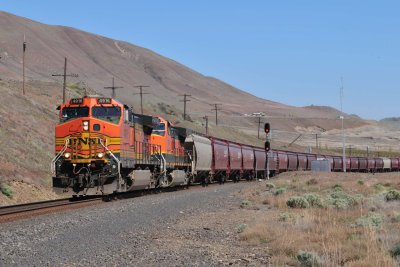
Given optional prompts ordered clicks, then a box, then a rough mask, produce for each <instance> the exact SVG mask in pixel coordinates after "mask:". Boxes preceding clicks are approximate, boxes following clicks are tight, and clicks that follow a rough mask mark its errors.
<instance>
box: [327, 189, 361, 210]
mask: <svg viewBox="0 0 400 267" xmlns="http://www.w3.org/2000/svg"><path fill="white" fill-rule="evenodd" d="M361 200H362V196H361V195H357V196H351V195H349V194H347V193H345V192H343V191H338V190H335V192H332V193H331V194H330V195H329V196H328V198H327V202H328V203H330V204H331V205H332V206H334V207H335V208H337V209H347V208H349V207H351V206H355V205H357V204H358V203H360V202H361Z"/></svg>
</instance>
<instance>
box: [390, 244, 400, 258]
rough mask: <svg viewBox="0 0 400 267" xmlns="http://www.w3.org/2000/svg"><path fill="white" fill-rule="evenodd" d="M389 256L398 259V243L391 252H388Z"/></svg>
mask: <svg viewBox="0 0 400 267" xmlns="http://www.w3.org/2000/svg"><path fill="white" fill-rule="evenodd" d="M390 254H391V255H392V256H393V257H395V258H396V257H400V243H397V244H396V245H395V246H394V247H393V248H392V249H391V250H390Z"/></svg>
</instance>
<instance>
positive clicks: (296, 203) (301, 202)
mask: <svg viewBox="0 0 400 267" xmlns="http://www.w3.org/2000/svg"><path fill="white" fill-rule="evenodd" d="M286 205H287V206H288V207H290V208H297V209H306V208H308V207H309V206H310V203H308V201H307V199H305V198H304V197H290V198H289V199H288V200H287V201H286Z"/></svg>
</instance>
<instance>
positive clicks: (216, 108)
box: [210, 104, 222, 125]
mask: <svg viewBox="0 0 400 267" xmlns="http://www.w3.org/2000/svg"><path fill="white" fill-rule="evenodd" d="M210 105H211V106H214V108H213V109H212V110H211V111H215V125H218V111H219V110H221V108H220V107H219V106H221V105H222V104H210Z"/></svg>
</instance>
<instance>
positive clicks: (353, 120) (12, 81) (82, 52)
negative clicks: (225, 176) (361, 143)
mask: <svg viewBox="0 0 400 267" xmlns="http://www.w3.org/2000/svg"><path fill="white" fill-rule="evenodd" d="M24 35H25V36H26V41H27V52H26V76H27V85H26V87H27V94H26V95H25V96H22V94H21V80H22V77H21V73H22V64H21V62H22V41H23V36H24ZM0 56H1V58H0V79H2V81H0V93H1V99H2V100H3V101H2V105H0V126H1V127H0V145H1V149H0V178H7V179H10V178H11V179H12V178H18V179H20V178H23V179H25V180H32V179H35V180H37V181H39V182H41V183H49V181H50V180H49V177H50V173H49V163H50V161H51V158H52V156H53V151H54V130H53V129H54V126H55V124H56V121H57V112H56V110H55V108H56V106H57V105H58V104H60V103H61V84H60V83H61V79H59V78H55V77H52V76H51V75H52V74H54V73H61V72H62V71H63V64H64V57H67V58H68V72H69V73H77V74H79V78H69V79H68V94H67V96H68V97H77V96H82V95H83V94H84V89H86V90H87V92H88V93H98V94H102V95H110V91H109V90H107V89H104V87H105V86H110V83H111V79H112V77H115V82H116V85H118V86H123V88H122V89H118V91H117V98H118V99H119V100H121V101H123V102H124V103H126V104H128V105H132V106H133V107H134V109H135V110H136V111H139V110H140V106H139V103H140V100H139V97H138V96H137V95H134V94H135V93H137V92H138V90H137V88H135V87H134V86H135V85H149V86H150V87H149V88H146V92H148V93H150V94H149V95H146V96H145V100H144V112H145V113H147V114H152V115H156V114H159V115H162V116H164V117H166V118H168V119H170V120H172V121H174V122H175V123H177V124H180V125H182V126H187V127H190V128H192V129H194V130H197V131H202V132H204V125H203V119H202V118H203V116H204V115H209V126H210V133H211V134H212V135H215V136H219V137H223V138H226V139H232V140H237V141H241V142H244V143H250V144H257V145H262V140H258V139H257V120H256V118H252V117H246V116H244V114H251V113H253V112H264V113H265V114H266V115H267V116H266V118H265V120H268V121H270V122H271V123H272V125H273V129H274V130H277V133H278V134H275V135H274V138H275V139H274V142H273V146H274V147H281V145H283V144H288V143H290V142H291V140H293V139H294V138H296V136H297V135H298V134H299V133H304V134H307V133H314V132H318V133H325V132H330V131H337V130H335V129H338V128H340V126H341V124H340V120H338V119H337V117H338V116H339V115H341V114H340V112H339V111H337V110H336V109H333V108H330V107H322V106H309V107H292V106H288V105H284V104H280V103H276V102H273V101H269V100H265V99H261V98H258V97H255V96H253V95H251V94H249V93H246V92H244V91H241V90H239V89H237V88H234V87H233V86H231V85H229V84H226V83H224V82H222V81H220V80H218V79H216V78H212V77H207V76H204V75H202V74H200V73H198V72H196V71H194V70H191V69H189V68H187V67H185V66H183V65H182V64H179V63H178V62H175V61H173V60H171V59H168V58H165V57H163V56H161V55H158V54H156V53H154V52H152V51H150V50H148V49H145V48H142V47H138V46H135V45H132V44H129V43H127V42H123V41H118V40H112V39H109V38H106V37H102V36H99V35H95V34H91V33H87V32H83V31H80V30H77V29H72V28H68V27H62V26H50V25H45V24H42V23H39V22H35V21H32V20H29V19H25V18H21V17H18V16H15V15H12V14H9V13H5V12H0ZM244 89H245V88H244ZM272 90H274V88H266V91H267V94H266V95H268V91H272ZM182 94H190V95H192V98H191V102H189V103H188V114H189V121H182V113H183V103H182V102H180V101H179V100H180V99H181V97H180V96H179V95H182ZM213 103H219V104H222V106H221V107H222V110H221V111H220V112H219V124H218V126H216V125H215V122H214V113H213V112H212V111H211V108H212V107H211V106H210V105H209V104H213ZM363 125H370V122H366V121H364V120H362V119H360V118H358V117H356V116H350V117H348V118H347V119H346V125H345V127H346V128H357V129H360V128H359V127H360V126H363ZM374 129H375V128H374ZM279 131H282V133H280V132H279ZM334 134H337V135H338V136H339V137H340V135H339V133H336V132H335V133H334ZM355 135H358V133H356V134H355ZM309 137H310V136H308V137H307V138H308V139H309ZM308 139H306V137H302V138H300V139H299V142H300V141H302V142H303V143H304V144H303V145H306V146H309V144H312V142H313V139H310V140H308ZM299 142H298V143H299ZM295 145H296V144H295ZM295 145H294V146H292V147H291V148H290V149H300V150H303V149H304V148H302V147H297V148H296V147H295Z"/></svg>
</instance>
